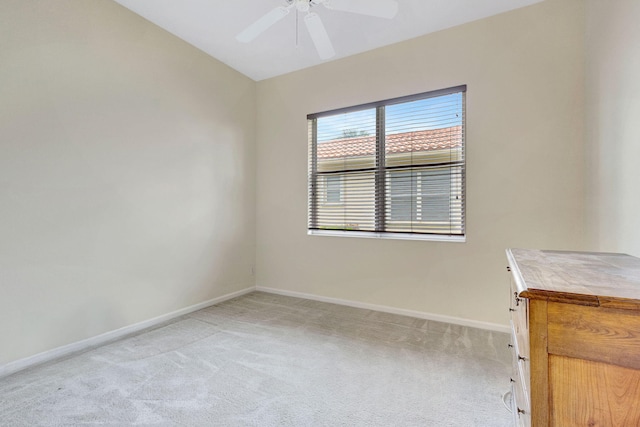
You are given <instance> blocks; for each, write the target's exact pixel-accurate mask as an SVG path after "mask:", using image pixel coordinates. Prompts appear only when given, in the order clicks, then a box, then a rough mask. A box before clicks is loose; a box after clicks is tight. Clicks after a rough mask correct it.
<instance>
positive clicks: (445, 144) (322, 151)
mask: <svg viewBox="0 0 640 427" xmlns="http://www.w3.org/2000/svg"><path fill="white" fill-rule="evenodd" d="M385 147H386V151H387V154H389V153H411V152H417V151H432V150H448V149H451V148H461V147H462V126H452V127H448V128H441V129H429V130H421V131H416V132H404V133H395V134H391V135H387V138H386V141H385ZM375 154H376V137H375V135H374V136H360V137H355V138H342V139H334V140H332V141H327V142H321V143H319V144H318V158H319V159H332V158H340V157H360V156H372V155H375Z"/></svg>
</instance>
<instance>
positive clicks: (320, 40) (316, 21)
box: [304, 13, 336, 59]
mask: <svg viewBox="0 0 640 427" xmlns="http://www.w3.org/2000/svg"><path fill="white" fill-rule="evenodd" d="M304 23H305V24H306V25H307V30H309V35H310V36H311V40H313V44H314V45H316V50H317V51H318V55H320V58H321V59H329V58H331V57H332V56H334V55H335V54H336V52H335V51H334V50H333V45H332V44H331V40H330V39H329V34H327V30H326V29H325V28H324V24H323V23H322V20H321V19H320V17H319V16H318V14H317V13H309V14H308V15H307V16H305V17H304Z"/></svg>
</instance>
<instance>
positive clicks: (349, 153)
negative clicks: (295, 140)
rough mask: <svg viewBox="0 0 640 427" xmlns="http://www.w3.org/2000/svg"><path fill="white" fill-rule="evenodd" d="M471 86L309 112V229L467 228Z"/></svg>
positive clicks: (452, 231) (441, 231)
mask: <svg viewBox="0 0 640 427" xmlns="http://www.w3.org/2000/svg"><path fill="white" fill-rule="evenodd" d="M465 90H466V88H465V87H464V86H461V87H457V88H452V89H446V90H443V91H437V92H431V93H426V94H421V95H415V96H411V97H405V98H399V99H395V100H389V101H383V102H377V103H373V104H369V105H366V106H360V107H353V108H348V109H343V110H339V111H333V112H326V113H320V114H313V115H309V116H308V121H309V147H310V149H309V229H312V230H345V231H375V232H398V233H423V234H438V235H464V112H465V111H464V103H465V102H464V101H465V99H464V98H465Z"/></svg>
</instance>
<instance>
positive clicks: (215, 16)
mask: <svg viewBox="0 0 640 427" xmlns="http://www.w3.org/2000/svg"><path fill="white" fill-rule="evenodd" d="M115 1H116V2H118V3H120V4H121V5H123V6H125V7H126V8H128V9H130V10H132V11H133V12H135V13H137V14H139V15H141V16H143V17H144V18H146V19H148V20H149V21H151V22H153V23H154V24H156V25H158V26H160V27H162V28H164V29H165V30H167V31H169V32H170V33H172V34H174V35H176V36H178V37H179V38H181V39H183V40H185V41H186V42H188V43H190V44H192V45H194V46H196V47H197V48H199V49H201V50H203V51H204V52H206V53H208V54H209V55H211V56H213V57H214V58H216V59H218V60H220V61H222V62H224V63H225V64H227V65H229V66H230V67H232V68H234V69H236V70H238V71H239V72H241V73H243V74H245V75H246V76H248V77H250V78H252V79H254V80H263V79H267V78H269V77H274V76H278V75H281V74H285V73H289V72H291V71H295V70H299V69H302V68H307V67H312V66H314V65H317V64H320V63H322V62H324V61H322V60H321V59H320V58H319V57H318V55H317V53H316V51H315V48H314V46H313V43H312V41H311V39H310V37H309V35H308V34H307V32H306V28H305V26H304V22H303V21H302V18H303V17H304V16H303V15H302V14H300V15H299V17H300V20H299V30H298V46H296V13H295V12H294V11H292V12H291V13H290V14H289V15H288V16H286V17H285V18H284V19H283V20H282V21H280V22H278V23H276V24H275V25H274V26H273V27H271V28H269V29H268V30H267V31H266V32H264V33H263V34H261V35H260V36H259V37H258V38H256V39H255V40H254V41H253V42H251V43H249V44H244V43H240V42H238V41H237V40H236V39H235V36H236V35H237V34H238V33H239V32H240V31H242V30H243V29H244V28H245V27H247V26H248V25H250V24H251V23H253V22H254V21H255V20H257V19H258V18H260V17H261V16H262V15H264V14H265V13H267V12H269V11H270V10H271V9H273V8H275V7H277V6H282V5H286V1H285V0H115ZM397 1H398V3H399V11H398V14H397V15H396V17H395V18H394V19H392V20H387V19H381V18H373V17H369V16H364V15H357V14H353V13H346V12H339V11H334V10H328V9H326V8H325V7H324V6H322V5H321V6H317V7H315V8H314V11H315V12H316V13H318V15H320V17H321V18H322V20H323V22H324V24H325V27H326V29H327V32H328V33H329V37H330V38H331V40H332V42H333V45H334V47H335V51H336V56H334V57H333V58H331V60H336V59H339V58H344V57H346V56H350V55H355V54H357V53H361V52H365V51H367V50H371V49H375V48H378V47H381V46H386V45H389V44H392V43H397V42H400V41H402V40H408V39H411V38H414V37H418V36H421V35H424V34H427V33H431V32H434V31H438V30H442V29H444V28H449V27H453V26H456V25H460V24H464V23H466V22H470V21H474V20H477V19H482V18H486V17H488V16H492V15H496V14H498V13H502V12H506V11H508V10H513V9H517V8H520V7H524V6H528V5H531V4H534V3H538V2H539V1H542V0H397Z"/></svg>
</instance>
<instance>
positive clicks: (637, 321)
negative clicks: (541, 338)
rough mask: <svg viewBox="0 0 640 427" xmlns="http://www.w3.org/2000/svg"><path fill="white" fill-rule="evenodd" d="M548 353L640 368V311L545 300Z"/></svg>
mask: <svg viewBox="0 0 640 427" xmlns="http://www.w3.org/2000/svg"><path fill="white" fill-rule="evenodd" d="M548 319H549V326H548V328H549V330H548V334H549V353H552V354H560V355H565V356H570V357H577V358H582V359H588V360H593V361H597V362H605V363H611V364H614V365H619V366H625V367H627V368H635V369H640V313H639V312H637V311H629V310H615V309H607V308H602V307H600V308H596V307H585V306H580V305H572V304H559V303H551V302H550V303H549V304H548Z"/></svg>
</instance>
